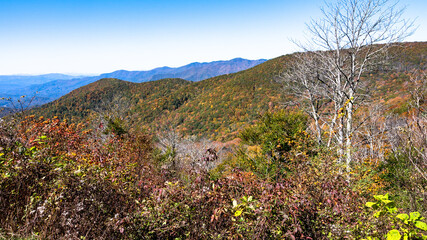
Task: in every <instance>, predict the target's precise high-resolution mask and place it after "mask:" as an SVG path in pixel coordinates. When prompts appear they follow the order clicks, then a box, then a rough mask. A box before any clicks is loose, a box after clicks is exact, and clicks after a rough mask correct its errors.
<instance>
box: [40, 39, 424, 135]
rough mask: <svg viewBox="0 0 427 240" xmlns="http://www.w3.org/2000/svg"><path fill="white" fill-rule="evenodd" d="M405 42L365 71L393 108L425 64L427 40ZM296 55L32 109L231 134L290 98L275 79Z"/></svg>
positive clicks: (105, 84) (79, 95) (91, 90)
mask: <svg viewBox="0 0 427 240" xmlns="http://www.w3.org/2000/svg"><path fill="white" fill-rule="evenodd" d="M403 46H404V47H398V48H395V49H393V50H392V51H391V54H392V55H394V56H395V57H394V58H393V59H392V60H391V62H390V66H389V67H390V69H392V70H381V71H375V72H371V73H367V74H366V75H365V76H363V77H364V78H366V79H367V80H368V81H369V82H370V83H371V84H372V87H370V89H372V96H373V101H381V102H383V103H385V104H387V105H388V106H390V107H391V108H393V109H394V108H399V107H401V106H402V105H404V103H405V96H407V95H408V92H409V90H410V89H411V86H409V85H407V84H405V83H404V82H405V81H404V80H405V79H407V78H408V71H410V70H411V69H413V68H421V69H425V67H426V65H425V64H426V53H427V43H425V42H423V43H405V44H404V45H403ZM293 57H294V55H292V54H290V55H286V56H282V57H278V58H276V59H272V60H269V61H267V62H265V63H263V64H260V65H258V66H255V67H253V68H250V69H248V70H245V71H240V72H237V73H234V74H226V75H222V76H218V77H214V78H209V79H206V80H203V81H199V82H190V81H185V80H182V79H164V80H159V81H152V82H146V83H130V82H125V81H119V80H117V79H103V80H100V81H98V82H95V83H92V84H89V85H87V86H84V87H82V88H79V89H76V90H74V91H73V92H71V93H70V94H67V95H65V96H63V97H62V98H60V99H58V100H56V101H54V102H52V103H49V104H46V105H44V106H42V107H41V108H38V109H35V110H33V113H35V114H39V115H45V116H48V117H53V116H60V117H66V118H75V120H81V119H83V118H86V117H88V116H89V115H91V114H92V116H94V115H97V114H98V115H99V114H100V112H102V111H110V112H111V111H113V112H117V111H119V112H120V113H121V114H122V116H126V118H127V119H128V120H129V122H130V123H131V126H136V125H147V126H149V127H151V129H152V130H156V129H159V128H169V129H176V130H178V131H180V132H182V133H184V134H189V135H198V136H205V137H209V138H216V139H230V138H232V137H234V136H235V135H236V131H237V130H239V129H241V128H242V127H243V126H244V125H246V124H247V123H251V122H253V121H254V120H255V119H257V117H258V116H259V115H260V114H262V113H263V112H266V111H267V110H268V109H276V108H280V107H282V105H283V103H284V102H285V98H289V95H288V94H287V93H284V92H283V91H282V90H281V86H280V85H279V84H278V83H276V82H275V81H274V80H273V79H274V78H275V77H277V76H278V75H279V74H280V72H282V71H283V69H285V68H286V66H287V65H289V64H290V63H291V61H292V60H293ZM384 96H387V97H386V98H385V97H384ZM105 106H116V107H114V108H112V107H105ZM102 108H104V110H102ZM108 108H109V109H108ZM100 109H101V110H100ZM119 109H122V110H119ZM123 109H125V111H123Z"/></svg>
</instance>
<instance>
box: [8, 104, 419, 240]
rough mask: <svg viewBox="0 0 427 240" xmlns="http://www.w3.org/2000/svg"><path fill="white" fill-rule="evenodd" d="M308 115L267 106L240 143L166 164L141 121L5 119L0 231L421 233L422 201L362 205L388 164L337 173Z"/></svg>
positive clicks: (38, 234) (161, 235) (389, 182)
mask: <svg viewBox="0 0 427 240" xmlns="http://www.w3.org/2000/svg"><path fill="white" fill-rule="evenodd" d="M308 124H309V122H308V120H307V116H305V115H304V114H302V113H299V112H289V111H279V112H276V113H272V112H269V113H267V114H266V115H264V116H263V117H262V118H261V119H260V120H259V121H258V122H257V123H256V124H254V125H253V126H251V127H249V128H247V129H245V130H244V131H242V132H241V137H242V140H243V141H242V142H241V144H240V146H239V148H238V150H236V151H235V152H234V153H231V154H230V155H229V156H228V157H227V158H226V159H217V158H215V157H212V155H215V152H210V153H209V154H211V155H210V156H209V157H206V156H205V157H202V158H200V159H190V160H188V159H186V160H185V161H186V163H187V164H170V163H168V162H167V161H165V159H166V158H167V157H168V156H166V155H167V154H170V153H162V152H160V151H158V150H156V147H155V145H154V142H153V140H152V139H151V137H149V135H148V134H147V133H145V132H144V131H136V130H133V129H125V131H120V134H118V133H117V131H116V130H117V126H116V125H115V124H110V125H108V124H106V125H103V126H102V125H100V126H98V127H97V128H93V129H92V130H87V129H88V128H87V127H86V126H84V125H83V124H78V125H75V124H70V123H68V122H67V121H63V120H59V119H58V118H53V119H44V118H43V117H40V118H37V117H34V116H29V117H26V118H25V119H23V120H22V121H19V122H18V121H15V122H14V121H5V120H3V121H2V122H1V127H0V131H1V132H0V133H1V134H0V216H2V217H1V218H0V228H1V235H0V236H1V237H4V238H10V237H13V236H19V237H33V238H41V239H224V238H230V239H344V238H347V239H360V238H367V239H369V238H371V239H374V238H375V237H377V238H386V237H387V236H388V235H393V234H394V235H393V236H397V234H396V231H397V232H398V233H399V234H400V235H401V236H402V237H403V236H408V237H409V239H425V237H423V235H422V234H424V235H425V234H426V230H427V229H426V228H425V224H424V225H423V223H424V222H425V221H424V220H423V218H422V217H421V216H422V215H424V213H425V208H423V207H419V206H420V204H418V205H416V206H418V209H417V211H415V210H413V209H410V208H408V207H407V206H406V205H402V204H401V203H402V202H401V201H400V200H399V198H395V199H391V200H389V198H388V196H387V199H385V198H381V197H378V196H375V199H377V200H378V201H379V202H374V203H368V204H367V205H368V206H369V207H367V206H365V204H366V202H368V201H371V200H372V198H373V197H372V196H373V195H374V194H379V193H384V192H385V191H386V190H387V191H390V192H391V193H392V194H396V193H399V188H394V185H393V184H398V183H399V181H400V180H398V179H395V178H393V179H390V177H383V175H381V174H385V175H384V176H389V175H387V174H386V173H390V172H388V171H389V170H390V169H389V168H388V167H387V166H386V165H381V167H385V168H386V169H387V170H386V171H383V170H381V168H380V167H379V166H380V165H378V167H377V165H376V164H373V162H374V161H365V162H366V163H364V164H360V167H359V168H355V169H354V170H353V172H351V173H347V172H346V171H343V166H340V165H339V164H337V159H338V158H337V156H335V155H334V154H333V152H334V151H330V150H328V149H322V148H319V147H318V146H317V145H316V141H315V140H314V139H313V138H312V136H310V134H308V133H307V132H306V130H307V127H308ZM120 129H122V128H121V127H120ZM397 151H400V152H401V154H405V152H403V151H402V150H397ZM165 154H166V155H165ZM182 156H186V155H185V154H183V155H176V156H175V157H177V158H178V159H175V161H177V163H179V161H181V160H182V159H180V158H183V157H182ZM393 156H394V155H393ZM188 161H193V162H190V163H188ZM211 161H213V165H214V166H216V167H215V168H212V167H208V166H212V162H211ZM389 164H393V161H390V162H389ZM177 165H179V166H181V167H180V168H177V167H176V166H177ZM394 166H395V167H396V166H398V165H394ZM177 171H179V172H180V174H177ZM396 171H397V170H396ZM407 171H414V170H413V169H412V170H411V169H408V170H407ZM412 174H413V172H412ZM408 175H411V173H408ZM414 176H415V175H414ZM418 179H419V181H421V179H420V178H418ZM419 184H421V185H418V186H419V187H425V185H423V182H420V183H419ZM386 187H388V189H387V188H386ZM419 191H421V190H419ZM418 197H419V198H422V197H423V196H418ZM392 200H395V201H392ZM381 201H382V202H381ZM384 201H385V203H384ZM389 201H390V202H389ZM418 202H420V201H418ZM391 204H393V206H391ZM396 206H397V207H396ZM395 207H396V208H395ZM374 208H375V210H374V211H372V209H374ZM391 208H392V209H393V210H390V211H388V209H391ZM410 212H413V213H410ZM416 212H418V213H416ZM420 212H421V214H420ZM405 213H407V215H404V214H405ZM397 216H399V217H397ZM406 216H408V218H406ZM409 216H410V217H409ZM405 234H406V235H405ZM392 239H399V238H392Z"/></svg>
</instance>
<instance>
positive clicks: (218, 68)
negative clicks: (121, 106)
mask: <svg viewBox="0 0 427 240" xmlns="http://www.w3.org/2000/svg"><path fill="white" fill-rule="evenodd" d="M265 61H266V60H265V59H260V60H247V59H243V58H235V59H232V60H229V61H215V62H209V63H199V62H195V63H191V64H188V65H185V66H183V67H178V68H170V67H161V68H155V69H153V70H150V71H125V70H119V71H115V72H112V73H105V74H101V75H100V77H101V78H117V79H122V80H127V81H131V82H147V81H154V80H159V79H164V78H182V79H185V80H190V81H200V80H204V79H208V78H211V77H216V76H219V75H223V74H229V73H235V72H239V71H243V70H246V69H248V68H251V67H254V66H256V65H258V64H260V63H263V62H265Z"/></svg>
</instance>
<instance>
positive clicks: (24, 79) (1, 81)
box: [0, 73, 76, 93]
mask: <svg viewBox="0 0 427 240" xmlns="http://www.w3.org/2000/svg"><path fill="white" fill-rule="evenodd" d="M73 78H76V76H70V75H65V74H60V73H50V74H43V75H0V93H1V92H5V91H8V90H11V89H18V88H22V87H26V86H30V85H33V84H43V83H47V82H50V81H53V80H67V79H73Z"/></svg>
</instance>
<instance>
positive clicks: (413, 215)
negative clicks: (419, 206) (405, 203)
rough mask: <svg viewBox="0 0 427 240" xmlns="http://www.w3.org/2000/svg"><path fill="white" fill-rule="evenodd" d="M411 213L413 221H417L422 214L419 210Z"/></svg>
mask: <svg viewBox="0 0 427 240" xmlns="http://www.w3.org/2000/svg"><path fill="white" fill-rule="evenodd" d="M409 215H411V218H410V220H411V221H415V220H418V219H420V218H421V214H420V213H419V212H411V213H410V214H409Z"/></svg>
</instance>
